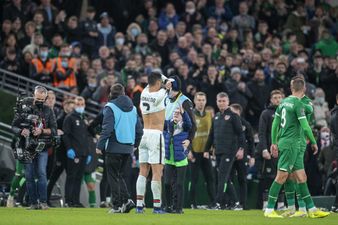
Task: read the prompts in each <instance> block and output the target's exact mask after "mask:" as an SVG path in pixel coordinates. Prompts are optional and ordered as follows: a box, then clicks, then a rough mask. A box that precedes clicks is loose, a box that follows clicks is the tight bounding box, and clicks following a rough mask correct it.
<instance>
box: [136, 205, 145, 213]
mask: <svg viewBox="0 0 338 225" xmlns="http://www.w3.org/2000/svg"><path fill="white" fill-rule="evenodd" d="M143 213H144V209H143V207H136V214H143Z"/></svg>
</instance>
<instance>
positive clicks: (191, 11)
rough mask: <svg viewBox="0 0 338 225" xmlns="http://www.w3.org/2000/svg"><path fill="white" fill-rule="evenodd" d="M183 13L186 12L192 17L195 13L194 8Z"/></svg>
mask: <svg viewBox="0 0 338 225" xmlns="http://www.w3.org/2000/svg"><path fill="white" fill-rule="evenodd" d="M185 11H186V12H187V13H188V14H190V15H192V14H194V13H195V9H194V8H192V9H186V10H185Z"/></svg>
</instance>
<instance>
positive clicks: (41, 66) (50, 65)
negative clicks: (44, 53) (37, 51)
mask: <svg viewBox="0 0 338 225" xmlns="http://www.w3.org/2000/svg"><path fill="white" fill-rule="evenodd" d="M32 64H33V65H34V67H35V69H36V72H37V73H38V74H39V73H42V71H43V70H47V71H48V72H49V73H52V72H53V70H54V62H53V60H52V59H48V60H47V61H46V62H45V63H43V62H42V60H41V59H40V58H35V59H32Z"/></svg>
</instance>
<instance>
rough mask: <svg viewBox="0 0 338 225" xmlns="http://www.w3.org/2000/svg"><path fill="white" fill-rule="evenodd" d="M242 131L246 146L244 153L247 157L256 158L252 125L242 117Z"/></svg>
mask: <svg viewBox="0 0 338 225" xmlns="http://www.w3.org/2000/svg"><path fill="white" fill-rule="evenodd" d="M241 122H242V129H243V132H244V136H245V145H244V151H245V155H249V156H250V157H254V154H255V145H254V144H255V143H254V136H253V135H254V134H253V129H252V126H251V124H250V123H249V122H248V121H246V120H245V119H244V118H242V117H241Z"/></svg>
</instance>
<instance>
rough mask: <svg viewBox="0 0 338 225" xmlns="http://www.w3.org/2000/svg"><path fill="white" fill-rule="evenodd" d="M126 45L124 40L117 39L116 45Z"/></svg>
mask: <svg viewBox="0 0 338 225" xmlns="http://www.w3.org/2000/svg"><path fill="white" fill-rule="evenodd" d="M123 44H124V38H117V39H116V45H123Z"/></svg>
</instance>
